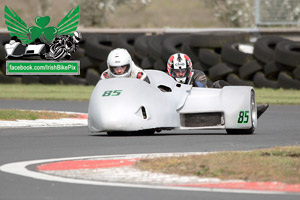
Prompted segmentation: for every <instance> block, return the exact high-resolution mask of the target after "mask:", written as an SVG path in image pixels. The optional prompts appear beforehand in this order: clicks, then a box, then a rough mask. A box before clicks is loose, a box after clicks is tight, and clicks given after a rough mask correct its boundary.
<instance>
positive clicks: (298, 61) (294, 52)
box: [275, 41, 300, 69]
mask: <svg viewBox="0 0 300 200" xmlns="http://www.w3.org/2000/svg"><path fill="white" fill-rule="evenodd" d="M275 61H277V62H279V63H281V64H284V65H287V66H290V67H291V69H292V68H296V67H299V66H300V42H290V41H289V42H280V43H278V44H277V46H276V49H275Z"/></svg>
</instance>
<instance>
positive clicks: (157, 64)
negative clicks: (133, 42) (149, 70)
mask: <svg viewBox="0 0 300 200" xmlns="http://www.w3.org/2000/svg"><path fill="white" fill-rule="evenodd" d="M153 69H156V70H160V71H164V72H166V71H167V63H164V62H163V61H162V60H161V59H159V60H156V61H155V62H154V64H153Z"/></svg>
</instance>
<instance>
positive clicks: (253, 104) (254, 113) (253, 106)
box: [226, 90, 257, 135]
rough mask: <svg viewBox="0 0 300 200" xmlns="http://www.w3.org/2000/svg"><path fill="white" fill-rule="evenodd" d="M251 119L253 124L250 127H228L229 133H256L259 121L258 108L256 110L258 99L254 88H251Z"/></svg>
mask: <svg viewBox="0 0 300 200" xmlns="http://www.w3.org/2000/svg"><path fill="white" fill-rule="evenodd" d="M250 119H251V122H252V126H251V128H249V129H226V132H227V134H229V135H251V134H253V133H254V130H255V127H256V123H257V110H256V101H255V93H254V90H251V97H250Z"/></svg>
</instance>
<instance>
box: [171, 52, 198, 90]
mask: <svg viewBox="0 0 300 200" xmlns="http://www.w3.org/2000/svg"><path fill="white" fill-rule="evenodd" d="M192 66H193V65H192V61H191V59H190V58H189V57H188V56H187V55H186V54H184V53H175V54H173V55H171V56H170V58H169V59H168V63H167V69H168V73H169V75H170V76H172V77H173V78H174V79H175V80H176V81H177V82H179V83H185V84H187V83H188V82H189V79H190V78H191V74H192V70H193V67H192ZM180 72H181V74H182V75H181V76H178V74H179V73H180Z"/></svg>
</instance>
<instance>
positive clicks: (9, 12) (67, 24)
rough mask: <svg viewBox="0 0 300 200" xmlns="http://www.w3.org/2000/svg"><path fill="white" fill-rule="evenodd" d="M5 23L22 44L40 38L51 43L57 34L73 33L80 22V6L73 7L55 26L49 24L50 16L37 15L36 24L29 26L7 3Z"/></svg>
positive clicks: (46, 42)
mask: <svg viewBox="0 0 300 200" xmlns="http://www.w3.org/2000/svg"><path fill="white" fill-rule="evenodd" d="M4 12H5V24H6V26H7V30H8V31H9V34H10V36H11V37H13V36H16V37H17V38H18V39H19V40H21V42H22V44H28V43H31V42H33V41H35V40H36V39H38V38H39V39H40V40H41V41H42V42H43V43H45V44H51V43H52V41H53V39H54V38H55V36H56V35H73V33H74V31H76V29H77V26H78V24H79V17H80V15H79V6H77V7H76V8H75V9H74V8H73V9H71V10H70V11H69V13H68V14H67V15H66V16H65V17H64V18H63V19H62V20H61V21H60V22H59V23H58V24H57V26H56V27H54V26H47V25H48V24H49V23H50V17H49V16H45V17H40V16H38V17H36V18H35V24H36V26H30V27H27V24H26V23H25V22H24V21H23V20H22V19H21V18H20V17H19V16H18V15H17V13H16V12H15V11H14V10H13V9H10V8H8V7H7V6H6V5H5V9H4Z"/></svg>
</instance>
